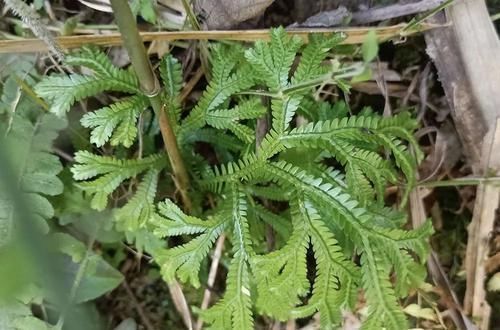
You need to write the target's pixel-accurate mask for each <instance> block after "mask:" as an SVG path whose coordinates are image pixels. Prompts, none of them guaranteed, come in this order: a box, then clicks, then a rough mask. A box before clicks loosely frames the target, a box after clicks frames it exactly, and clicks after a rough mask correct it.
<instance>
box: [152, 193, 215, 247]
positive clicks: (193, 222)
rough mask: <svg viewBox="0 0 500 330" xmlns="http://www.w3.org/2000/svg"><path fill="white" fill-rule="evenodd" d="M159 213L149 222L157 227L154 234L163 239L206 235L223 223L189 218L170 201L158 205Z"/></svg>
mask: <svg viewBox="0 0 500 330" xmlns="http://www.w3.org/2000/svg"><path fill="white" fill-rule="evenodd" d="M158 211H159V215H155V216H154V217H152V218H150V219H149V220H150V222H151V224H153V225H154V226H155V230H154V234H155V235H156V236H158V237H161V238H164V237H170V236H180V235H193V234H199V233H204V232H206V231H208V230H209V229H210V228H213V227H216V226H217V224H218V223H220V222H221V220H219V219H211V220H208V221H203V220H201V219H198V218H196V217H192V216H188V215H186V214H185V213H184V212H182V211H181V209H180V208H179V207H178V206H177V205H175V204H174V203H173V202H172V201H170V200H168V199H166V200H165V201H164V202H162V203H160V204H158Z"/></svg>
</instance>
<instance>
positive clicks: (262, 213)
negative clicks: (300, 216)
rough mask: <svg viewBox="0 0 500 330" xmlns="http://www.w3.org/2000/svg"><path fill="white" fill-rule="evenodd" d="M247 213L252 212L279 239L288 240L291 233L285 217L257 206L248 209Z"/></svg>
mask: <svg viewBox="0 0 500 330" xmlns="http://www.w3.org/2000/svg"><path fill="white" fill-rule="evenodd" d="M249 211H251V212H253V213H254V214H255V215H256V216H257V217H258V218H259V219H261V220H262V221H264V222H265V223H267V224H268V225H270V226H271V227H273V229H274V230H276V232H277V233H278V234H279V235H281V237H283V238H285V239H288V237H289V236H290V233H291V231H292V230H291V224H290V222H289V221H288V219H286V218H285V217H283V216H280V215H278V214H275V213H273V212H271V211H269V210H268V209H266V208H265V207H263V206H262V205H258V204H255V205H252V206H251V207H249Z"/></svg>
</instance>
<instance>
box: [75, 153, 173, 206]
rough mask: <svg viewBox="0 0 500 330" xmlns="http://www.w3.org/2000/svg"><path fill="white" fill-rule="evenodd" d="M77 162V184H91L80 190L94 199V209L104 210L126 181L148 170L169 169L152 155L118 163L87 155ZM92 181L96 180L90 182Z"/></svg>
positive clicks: (84, 154)
mask: <svg viewBox="0 0 500 330" xmlns="http://www.w3.org/2000/svg"><path fill="white" fill-rule="evenodd" d="M75 162H76V163H77V164H75V165H73V167H72V168H71V172H72V173H73V178H74V179H75V180H78V181H81V180H87V181H85V182H81V183H79V184H78V186H79V187H80V188H81V189H82V190H84V191H87V192H89V193H90V194H92V195H94V197H93V198H92V203H91V206H92V208H94V209H96V210H103V209H104V208H105V207H106V205H107V202H108V196H109V195H110V194H111V193H112V192H113V191H114V190H115V189H116V188H117V187H118V186H119V185H120V184H121V183H122V182H123V181H125V180H127V179H130V178H132V177H134V176H136V175H138V174H140V173H142V172H144V171H146V170H150V169H158V170H160V169H162V168H164V167H165V165H166V159H165V157H164V156H160V155H151V156H148V157H146V158H142V159H133V160H132V159H127V160H123V159H116V158H113V157H109V156H98V155H94V154H91V153H90V152H87V151H79V152H77V153H76V154H75ZM89 179H93V180H91V181H88V180H89Z"/></svg>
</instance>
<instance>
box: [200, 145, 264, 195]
mask: <svg viewBox="0 0 500 330" xmlns="http://www.w3.org/2000/svg"><path fill="white" fill-rule="evenodd" d="M264 165H265V163H264V162H262V161H260V160H259V159H258V158H257V157H256V156H255V155H254V154H250V155H248V156H247V157H244V158H241V159H240V160H239V161H238V162H229V163H227V164H222V165H221V166H220V167H215V168H214V169H207V171H206V172H205V173H204V177H203V179H202V181H201V182H200V184H201V185H203V186H205V187H207V188H209V189H211V190H213V191H216V192H220V191H222V189H223V187H224V186H225V185H226V184H227V183H232V182H238V181H239V180H243V179H248V178H252V177H254V176H255V175H258V174H259V173H261V168H262V167H263V166H264Z"/></svg>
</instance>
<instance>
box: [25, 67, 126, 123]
mask: <svg viewBox="0 0 500 330" xmlns="http://www.w3.org/2000/svg"><path fill="white" fill-rule="evenodd" d="M35 91H36V93H37V94H38V95H39V96H40V97H43V98H44V99H45V100H46V101H47V102H48V103H49V104H50V112H52V113H54V114H56V115H58V116H63V115H64V114H65V113H66V112H68V111H69V109H70V107H71V106H72V105H73V104H74V103H75V102H77V101H80V100H83V99H84V98H87V97H90V96H93V95H96V94H99V93H102V92H104V91H122V90H121V88H117V87H116V85H115V83H114V81H113V80H112V79H100V78H96V77H91V76H83V75H79V74H72V75H69V76H62V75H52V76H49V77H46V78H45V79H43V80H42V81H41V82H39V83H38V84H37V85H36V86H35ZM127 91H128V90H127Z"/></svg>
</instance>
